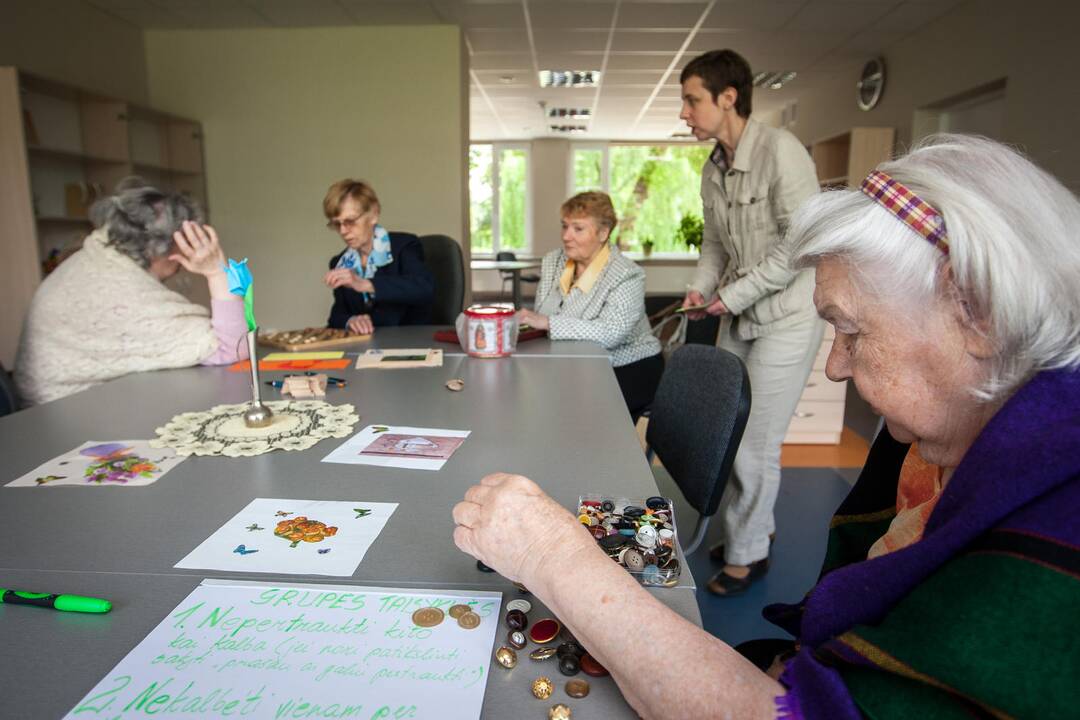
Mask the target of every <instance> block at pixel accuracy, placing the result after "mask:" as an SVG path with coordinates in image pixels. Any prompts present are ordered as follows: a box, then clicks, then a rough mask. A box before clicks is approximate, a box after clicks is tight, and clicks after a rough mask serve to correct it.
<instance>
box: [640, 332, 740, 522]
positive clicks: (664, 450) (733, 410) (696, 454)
mask: <svg viewBox="0 0 1080 720" xmlns="http://www.w3.org/2000/svg"><path fill="white" fill-rule="evenodd" d="M749 416H750V378H749V376H748V375H747V374H746V366H745V365H743V362H742V360H740V359H739V358H738V357H737V356H735V355H733V354H731V353H730V352H728V351H727V350H722V349H720V348H718V347H714V346H708V345H684V346H683V347H681V348H679V349H678V350H676V351H675V352H674V353H673V354H672V355H671V358H670V359H669V360H668V362H667V366H666V367H665V368H664V375H663V377H662V378H661V379H660V386H659V387H658V388H657V390H656V397H655V398H653V403H652V411H651V414H650V416H649V429H648V430H647V431H646V435H645V439H646V441H647V442H648V444H649V447H650V448H652V449H653V450H654V451H655V452H656V456H657V457H659V458H660V462H662V463H663V464H664V469H666V470H667V471H668V473H670V474H671V477H672V479H673V480H675V483H676V484H677V485H678V486H679V489H680V490H682V492H683V495H684V496H685V497H686V500H687V502H689V503H690V505H691V506H692V507H693V508H694V509H695V510H697V511H698V513H700V514H701V516H702V517H709V516H711V515H714V514H715V513H716V510H717V508H718V507H719V505H720V497H721V496H722V495H723V494H724V487H725V486H726V485H727V480H728V476H729V475H730V474H731V466H732V464H733V463H734V462H735V453H736V452H737V451H738V449H739V443H740V442H741V441H742V434H743V430H744V429H745V428H746V419H747V418H748V417H749Z"/></svg>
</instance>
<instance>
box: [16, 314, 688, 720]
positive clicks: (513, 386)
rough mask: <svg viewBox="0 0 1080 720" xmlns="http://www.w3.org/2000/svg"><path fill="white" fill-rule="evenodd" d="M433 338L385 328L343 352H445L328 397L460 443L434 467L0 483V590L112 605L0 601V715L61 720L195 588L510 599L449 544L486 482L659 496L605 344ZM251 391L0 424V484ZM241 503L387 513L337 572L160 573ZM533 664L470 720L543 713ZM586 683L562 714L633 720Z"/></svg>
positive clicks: (676, 604)
mask: <svg viewBox="0 0 1080 720" xmlns="http://www.w3.org/2000/svg"><path fill="white" fill-rule="evenodd" d="M433 330H434V328H385V329H380V330H378V331H377V332H376V335H375V337H374V338H373V339H372V340H371V341H368V342H366V343H363V344H360V345H357V346H355V347H353V348H349V350H348V351H349V352H350V353H352V354H355V353H357V352H360V351H362V350H364V349H365V348H367V347H441V348H443V349H444V353H445V357H444V363H443V367H441V368H433V369H414V370H386V371H371V370H368V371H362V372H357V371H354V370H347V371H342V374H346V373H347V374H346V377H347V378H348V379H349V384H348V387H346V388H343V389H340V390H338V389H334V388H331V389H330V391H329V392H328V397H327V400H328V401H329V402H332V403H339V402H351V403H352V404H353V405H354V406H355V407H356V408H357V413H358V414H359V415H360V422H359V423H358V424H357V426H356V429H359V428H361V427H363V426H365V425H367V424H371V423H384V424H397V425H414V426H422V427H445V428H459V429H468V430H471V434H470V436H469V438H468V440H467V441H466V442H465V443H464V444H463V445H462V446H461V448H459V449H458V451H457V452H456V453H455V454H454V455H453V457H452V458H451V459H450V460H449V461H448V462H447V464H446V465H445V466H444V467H443V469H442V470H441V471H439V472H425V471H419V470H417V471H413V470H402V469H388V468H374V467H367V466H355V465H335V464H327V463H320V462H319V461H320V460H321V459H322V458H323V457H324V456H325V455H326V454H327V453H329V452H330V450H332V449H333V448H335V447H337V445H338V444H340V443H341V442H344V440H337V439H331V440H324V441H322V442H320V443H319V444H318V445H316V446H315V447H313V448H311V449H309V450H306V451H303V452H282V451H276V452H273V453H269V454H266V455H261V456H257V457H253V458H239V459H236V458H224V457H191V458H189V459H187V460H185V461H184V462H183V463H181V464H180V465H179V466H177V467H176V468H175V469H173V470H172V471H170V473H169V474H168V475H167V476H165V477H164V478H163V479H162V480H161V481H159V482H157V483H154V484H152V485H149V486H145V487H134V488H126V489H124V488H81V487H55V488H40V489H39V488H4V487H0V513H2V514H3V516H4V517H5V518H8V520H9V524H8V531H7V532H6V533H5V537H4V540H3V542H2V543H0V586H3V587H15V588H20V589H26V590H46V591H50V592H68V593H75V594H84V595H90V596H96V597H107V598H109V599H110V600H111V601H112V602H113V603H114V605H115V609H114V610H113V612H111V613H109V614H108V615H103V616H89V615H78V614H74V613H61V612H53V611H44V610H38V609H36V608H25V607H17V606H4V605H0V637H2V638H3V642H2V643H0V663H2V667H4V672H3V673H0V698H4V702H3V708H4V720H9V719H11V718H34V719H37V718H52V717H60V716H62V715H63V714H64V713H65V712H66V711H68V710H69V709H71V708H72V707H73V706H74V705H75V704H76V703H77V702H78V701H79V700H80V699H81V698H82V697H83V696H84V695H85V693H86V692H88V691H89V690H90V688H92V687H93V686H94V685H95V684H96V683H97V682H98V681H99V680H100V679H101V678H103V677H104V676H105V675H106V674H107V673H108V672H109V670H111V669H112V668H113V666H115V664H116V663H117V662H118V661H119V660H120V659H121V658H123V656H124V655H125V654H127V652H128V651H129V650H130V649H131V648H132V647H134V646H135V645H136V644H138V642H139V641H140V640H141V639H142V638H143V637H144V636H145V635H146V634H147V633H148V632H149V631H150V630H151V629H153V627H155V626H156V625H157V623H158V622H160V620H161V619H162V618H164V617H165V616H166V615H167V614H168V612H169V611H170V610H171V609H172V608H174V607H175V606H176V605H177V604H178V603H179V602H180V600H182V599H183V598H184V597H185V596H186V595H187V594H188V593H189V592H190V591H191V590H192V589H194V588H195V587H196V586H197V585H198V584H199V582H200V580H201V579H202V578H204V577H215V578H243V579H251V580H262V581H270V580H272V581H275V582H297V583H299V582H321V583H335V584H358V585H376V586H386V587H411V588H433V589H438V588H444V589H467V588H474V589H482V590H499V591H502V592H503V600H504V602H506V601H508V600H511V599H513V598H515V597H519V596H520V594H519V592H518V591H517V590H516V589H514V588H513V586H512V585H511V584H510V583H509V582H507V581H506V580H505V579H504V578H502V577H500V576H498V575H496V574H489V573H482V572H480V571H478V570H477V568H476V564H475V561H474V560H472V559H471V558H469V557H468V556H467V555H465V554H464V553H461V552H460V551H458V550H457V549H456V547H454V545H453V543H452V541H451V539H450V537H451V534H452V530H453V519H452V518H451V516H450V508H451V506H452V505H453V504H454V503H455V502H457V501H458V500H459V499H460V498H461V497H462V495H463V493H464V491H465V489H466V488H467V487H468V486H469V485H471V484H473V483H475V482H476V480H477V479H479V478H480V477H481V476H483V475H484V474H487V473H489V472H493V471H496V470H506V471H512V472H518V473H522V474H524V475H527V476H529V477H531V478H532V479H534V480H535V481H537V482H538V483H539V484H540V485H541V486H543V487H544V488H545V490H547V491H548V492H549V493H550V494H551V495H552V496H553V497H554V498H555V499H556V500H557V501H558V502H559V503H560V504H562V505H564V506H565V507H567V508H573V507H575V506H576V503H577V499H578V496H579V494H581V493H582V492H599V493H604V494H610V495H618V496H624V497H638V496H642V497H643V496H648V495H652V494H655V492H656V485H655V483H654V482H653V477H652V474H651V472H650V471H649V468H648V465H647V463H646V461H645V458H644V455H643V454H642V452H641V450H640V447H639V445H638V440H637V437H636V434H635V432H634V429H633V427H632V426H631V424H630V421H629V417H628V416H627V414H626V410H625V406H624V405H623V402H622V398H621V396H620V394H619V391H618V386H617V384H616V383H615V377H614V374H613V373H612V371H611V368H610V364H609V362H608V359H607V355H606V354H605V353H604V352H603V350H602V349H601V348H599V347H598V346H596V345H593V344H591V343H575V342H561V343H551V342H549V341H548V340H534V341H530V342H527V343H523V344H522V345H521V347H520V348H519V352H518V354H516V355H515V356H514V357H513V358H508V359H502V360H480V359H475V358H469V357H466V356H464V355H463V354H462V353H460V351H459V348H457V347H456V346H452V345H446V344H440V343H435V342H433V341H432V340H431V336H432V332H433ZM265 375H266V377H267V378H268V379H270V378H274V377H280V376H281V375H284V373H266V374H265ZM453 377H461V378H464V379H465V390H464V391H463V392H460V393H451V392H449V391H447V390H446V389H445V388H444V387H443V383H445V382H446V380H448V379H450V378H453ZM246 378H247V376H246V374H245V373H232V372H229V371H228V370H226V369H225V368H189V369H183V370H172V371H164V372H154V373H143V374H138V375H129V376H127V377H124V378H120V379H118V380H114V381H112V382H109V383H106V384H104V385H101V386H98V387H95V388H91V389H90V390H87V391H85V392H83V393H79V394H77V395H73V396H71V397H68V398H65V399H63V400H60V401H57V402H53V403H48V404H46V405H42V406H38V407H35V408H31V409H29V410H24V411H22V412H19V413H16V414H15V415H12V416H8V417H6V418H0V453H2V457H4V458H5V477H0V482H8V481H10V480H11V479H14V478H15V477H18V476H20V475H21V474H23V473H25V472H28V471H30V470H32V469H33V468H34V467H35V466H37V465H38V464H40V463H41V462H44V461H45V460H48V459H49V458H51V457H54V456H56V455H59V454H61V453H63V452H65V451H67V450H70V449H71V448H73V447H76V446H77V445H79V444H81V443H83V442H85V441H87V440H117V439H127V438H150V437H153V436H154V432H153V429H154V428H155V427H157V426H159V425H161V424H163V423H165V422H166V421H168V420H169V419H170V418H171V417H172V416H173V415H175V414H177V413H179V412H185V411H191V410H201V409H206V408H208V407H211V406H213V405H215V404H219V403H226V402H241V401H244V400H246V399H249V395H248V393H249V391H248V387H247V380H246ZM269 395H270V396H271V397H274V396H276V393H274V392H270V393H269ZM255 497H280V498H297V499H313V500H364V501H368V502H377V501H386V502H397V503H399V505H398V509H397V511H396V512H395V513H394V516H393V517H392V518H391V521H390V522H389V523H388V524H387V525H386V527H385V529H384V530H383V532H382V533H381V534H380V536H379V538H378V539H377V540H376V542H375V543H374V545H372V547H371V549H370V550H369V551H368V553H367V555H366V556H365V558H364V560H363V562H361V563H360V565H359V567H358V568H357V570H356V572H355V573H354V574H353V576H352V577H351V578H329V577H326V576H315V575H310V576H309V575H267V574H257V575H243V574H239V573H229V572H219V571H206V570H185V569H177V568H174V567H173V565H174V564H175V563H176V562H177V561H178V560H179V559H180V558H182V557H183V556H184V555H186V554H187V553H188V552H189V551H190V550H191V549H192V548H194V547H195V546H197V545H198V544H199V543H201V542H202V541H203V540H204V539H205V538H207V537H208V536H209V535H210V534H212V533H213V532H214V531H215V530H217V529H218V528H219V527H220V526H221V525H222V524H223V523H225V522H226V521H227V520H228V519H229V518H231V517H232V516H233V515H234V514H235V513H236V512H237V511H238V510H240V509H241V508H243V507H244V506H245V505H246V504H247V503H248V502H250V500H252V499H253V498H255ZM683 567H684V570H683V576H682V580H681V581H680V584H679V586H678V587H675V588H659V589H654V590H650V592H653V593H654V594H655V595H656V596H657V597H658V598H660V599H661V600H662V601H663V602H664V603H665V604H667V605H668V606H670V607H671V608H672V609H674V610H675V611H676V612H678V613H679V614H681V615H682V616H683V617H686V618H687V619H688V620H690V621H691V622H693V623H695V624H697V625H700V624H701V618H700V614H699V612H698V608H697V602H696V599H695V594H694V586H693V578H692V576H691V574H690V571H689V568H687V567H686V564H685V563H683ZM531 599H532V600H533V601H535V600H536V599H535V598H531ZM535 613H536V610H534V611H533V614H534V617H535V616H536V615H535ZM528 664H529V661H526V666H524V667H522V666H520V665H519V668H518V669H517V670H516V671H513V672H509V673H501V672H499V671H498V668H496V667H495V666H494V665H493V672H492V674H491V677H490V678H489V681H488V685H487V690H486V695H485V699H484V710H483V715H482V716H483V717H484V718H512V717H519V716H521V714H522V712H523V708H528V710H529V711H535V712H536V713H539V712H540V711H541V710H543V709H546V707H547V706H548V705H550V703H547V704H545V705H544V706H543V707H541V706H540V704H539V703H537V701H535V700H534V699H532V698H531V696H530V695H529V693H528V684H529V683H530V682H531V680H532V678H533V677H534V676H535V675H536V672H533V670H534V669H535V668H529V667H528ZM545 670H548V671H549V672H550V671H554V668H545ZM556 675H558V673H557V672H556ZM560 677H561V676H560ZM592 685H593V692H592V693H591V694H590V695H589V697H588V698H586V699H585V700H579V701H574V703H573V705H574V717H575V718H577V719H578V720H588V719H589V718H606V717H633V712H632V711H631V710H630V708H629V707H628V706H627V705H626V704H625V702H624V701H623V700H622V698H621V696H620V695H619V694H618V691H617V688H615V686H614V683H613V682H611V681H610V679H602V680H596V681H594V682H592ZM553 702H554V700H553ZM529 703H533V704H532V705H529Z"/></svg>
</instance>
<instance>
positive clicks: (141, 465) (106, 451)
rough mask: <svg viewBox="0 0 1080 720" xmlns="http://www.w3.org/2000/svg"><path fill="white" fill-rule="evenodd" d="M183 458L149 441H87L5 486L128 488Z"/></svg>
mask: <svg viewBox="0 0 1080 720" xmlns="http://www.w3.org/2000/svg"><path fill="white" fill-rule="evenodd" d="M185 459H186V456H184V455H177V454H176V452H175V451H173V450H172V449H170V448H152V447H150V441H149V440H110V441H102V440H91V441H89V442H85V443H83V444H82V445H80V446H79V447H77V448H75V449H74V450H71V451H69V452H66V453H64V454H63V455H60V456H59V457H55V458H53V459H52V460H50V461H48V462H47V463H44V464H42V465H39V466H38V467H36V468H34V469H33V470H31V471H30V472H28V473H26V474H25V475H23V476H22V477H20V478H18V479H17V480H13V481H11V482H9V483H8V484H7V486H8V487H53V486H55V485H84V486H92V487H131V486H134V485H149V484H150V483H153V482H157V481H158V480H159V479H160V478H161V476H162V475H164V474H165V473H167V472H169V471H170V470H172V469H173V468H174V467H176V466H177V465H179V464H180V463H181V462H183V461H184V460H185Z"/></svg>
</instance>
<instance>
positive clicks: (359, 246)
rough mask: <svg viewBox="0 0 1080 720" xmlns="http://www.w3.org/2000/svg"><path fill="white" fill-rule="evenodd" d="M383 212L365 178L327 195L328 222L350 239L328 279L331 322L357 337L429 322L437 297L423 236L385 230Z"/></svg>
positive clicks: (332, 188)
mask: <svg viewBox="0 0 1080 720" xmlns="http://www.w3.org/2000/svg"><path fill="white" fill-rule="evenodd" d="M379 210H380V205H379V198H378V197H377V196H376V195H375V190H374V189H372V187H371V186H370V185H368V184H367V183H366V182H363V181H362V180H339V181H338V182H336V183H334V184H333V185H331V186H330V189H329V190H328V191H327V193H326V197H325V198H324V199H323V212H324V213H325V214H326V218H327V220H328V222H327V223H326V226H327V227H328V228H330V229H331V230H333V231H334V232H336V233H338V234H339V235H340V236H341V239H342V240H344V241H345V250H343V251H342V252H341V253H339V254H337V255H335V256H334V257H332V258H331V259H330V272H328V273H326V275H325V276H324V277H323V282H325V283H326V285H327V286H328V287H330V288H332V289H333V290H334V306H333V307H332V308H330V319H329V320H327V323H326V324H327V325H329V326H330V327H333V328H345V329H347V330H348V331H349V332H351V333H355V334H357V335H367V334H370V333H372V332H374V330H375V327H376V326H385V325H423V324H425V323H427V322H429V320H430V317H431V302H432V299H433V298H434V295H435V281H434V279H433V278H432V277H431V272H430V271H429V270H428V269H427V266H426V265H424V248H423V246H422V245H421V244H420V238H418V237H417V236H415V235H413V234H411V233H399V232H395V233H388V232H386V230H384V229H383V227H382V225H379Z"/></svg>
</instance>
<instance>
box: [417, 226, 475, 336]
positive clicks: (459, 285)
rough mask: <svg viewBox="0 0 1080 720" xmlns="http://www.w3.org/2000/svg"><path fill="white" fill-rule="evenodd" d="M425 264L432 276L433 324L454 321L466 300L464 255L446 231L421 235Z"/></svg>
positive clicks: (445, 323)
mask: <svg viewBox="0 0 1080 720" xmlns="http://www.w3.org/2000/svg"><path fill="white" fill-rule="evenodd" d="M420 244H421V245H423V246H424V264H425V265H427V266H428V269H429V270H431V274H432V275H433V276H434V278H435V299H434V300H433V301H432V303H431V322H432V324H434V325H453V324H454V323H455V322H456V321H457V316H458V315H459V314H460V313H461V310H462V308H463V307H464V304H465V258H464V256H463V255H462V253H461V246H460V245H459V244H458V243H457V241H456V240H454V239H453V238H452V237H448V236H446V235H423V236H421V237H420Z"/></svg>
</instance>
